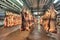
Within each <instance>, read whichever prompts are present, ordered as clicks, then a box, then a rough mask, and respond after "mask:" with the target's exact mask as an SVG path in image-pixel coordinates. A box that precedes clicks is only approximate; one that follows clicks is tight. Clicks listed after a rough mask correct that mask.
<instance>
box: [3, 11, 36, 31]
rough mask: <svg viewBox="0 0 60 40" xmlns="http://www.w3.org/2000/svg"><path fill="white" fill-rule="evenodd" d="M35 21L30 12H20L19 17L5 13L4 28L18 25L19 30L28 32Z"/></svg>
mask: <svg viewBox="0 0 60 40" xmlns="http://www.w3.org/2000/svg"><path fill="white" fill-rule="evenodd" d="M36 22H37V19H36V18H35V17H34V16H32V14H31V13H30V12H28V11H27V12H24V11H23V12H21V13H20V15H18V14H16V13H12V12H6V17H5V20H4V27H13V26H17V25H20V26H21V28H22V29H23V30H24V29H27V30H29V28H31V27H32V26H33V24H34V23H36Z"/></svg>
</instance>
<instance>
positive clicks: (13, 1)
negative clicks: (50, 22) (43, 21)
mask: <svg viewBox="0 0 60 40" xmlns="http://www.w3.org/2000/svg"><path fill="white" fill-rule="evenodd" d="M54 1H55V0H0V8H2V9H4V10H9V11H13V12H17V13H19V12H20V11H21V9H22V8H23V6H26V7H28V8H29V9H31V10H32V11H42V12H43V11H45V10H47V9H48V8H49V6H50V5H51V4H52V3H53V2H54ZM54 5H55V9H56V10H60V1H58V2H57V3H55V4H54Z"/></svg>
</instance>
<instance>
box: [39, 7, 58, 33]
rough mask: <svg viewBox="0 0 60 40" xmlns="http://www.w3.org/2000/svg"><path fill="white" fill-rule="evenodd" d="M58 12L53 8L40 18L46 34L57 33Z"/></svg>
mask: <svg viewBox="0 0 60 40" xmlns="http://www.w3.org/2000/svg"><path fill="white" fill-rule="evenodd" d="M56 13H57V12H56V10H55V9H54V8H52V7H50V9H48V10H47V11H46V12H45V14H44V15H43V16H41V18H40V24H41V25H42V26H43V28H44V30H45V31H46V32H54V33H55V32H56V31H57V28H56V15H57V14H56Z"/></svg>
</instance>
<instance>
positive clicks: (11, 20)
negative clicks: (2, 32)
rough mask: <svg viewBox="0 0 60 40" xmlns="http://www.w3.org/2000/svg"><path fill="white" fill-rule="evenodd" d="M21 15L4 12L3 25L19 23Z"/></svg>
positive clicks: (10, 25) (8, 25) (9, 25)
mask: <svg viewBox="0 0 60 40" xmlns="http://www.w3.org/2000/svg"><path fill="white" fill-rule="evenodd" d="M21 23H22V21H21V15H17V14H14V13H12V12H6V17H5V20H4V27H12V26H16V25H21Z"/></svg>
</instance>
